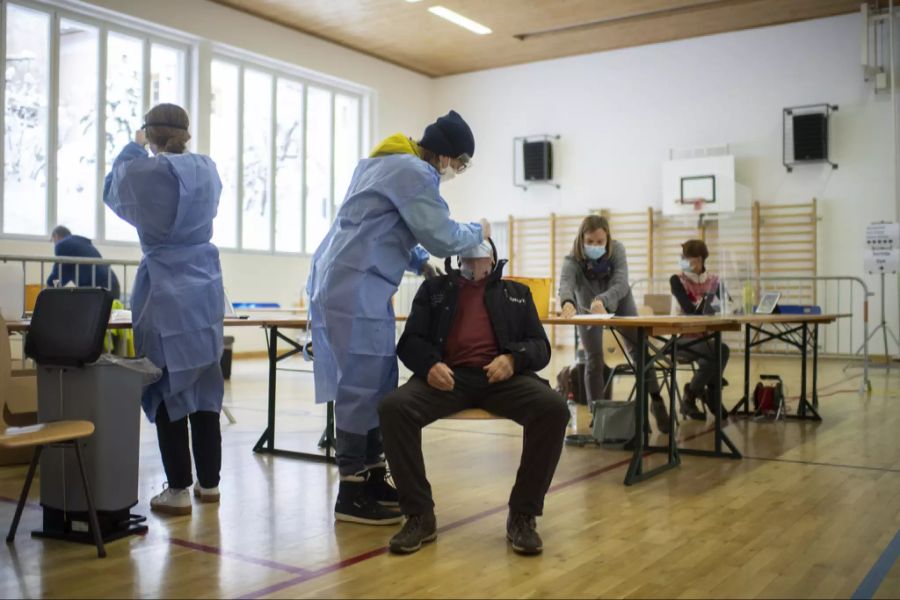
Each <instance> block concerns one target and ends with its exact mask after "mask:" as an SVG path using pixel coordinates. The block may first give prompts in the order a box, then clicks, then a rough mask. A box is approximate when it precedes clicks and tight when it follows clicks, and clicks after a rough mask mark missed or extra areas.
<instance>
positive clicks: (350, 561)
mask: <svg viewBox="0 0 900 600" xmlns="http://www.w3.org/2000/svg"><path fill="white" fill-rule="evenodd" d="M713 430H714V429H707V430H704V431H701V432H698V433H696V434H694V435H692V436H689V437H687V438H685V439H684V440H680V441H688V440H692V439H694V438H697V437H700V436H701V435H705V434H707V433H711V432H712V431H713ZM647 454H650V453H646V454H645V456H647ZM630 462H631V457H629V458H627V459H624V460H620V461H618V462H615V463H612V464H610V465H607V466H605V467H601V468H599V469H595V470H593V471H590V472H588V473H585V474H583V475H579V476H578V477H575V478H574V479H570V480H568V481H564V482H562V483H560V484H557V485H555V486H553V487H551V488H550V489H549V490H548V491H547V493H548V494H549V493H553V492H556V491H559V490H561V489H564V488H567V487H569V486H572V485H575V484H576V483H581V482H582V481H586V480H588V479H591V478H593V477H597V476H598V475H602V474H603V473H608V472H609V471H613V470H615V469H618V468H619V467H623V466H625V465H627V464H628V463H630ZM505 510H509V507H508V506H506V505H504V506H498V507H495V508H491V509H488V510H484V511H482V512H480V513H476V514H474V515H471V516H468V517H464V518H462V519H459V520H457V521H454V522H452V523H450V524H448V525H444V526H443V527H438V532H447V531H450V530H452V529H456V528H458V527H462V526H463V525H468V524H470V523H474V522H475V521H479V520H481V519H484V518H486V517H490V516H493V515H495V514H498V513H502V512H503V511H505ZM387 551H388V549H387V548H386V547H381V548H376V549H374V550H369V551H368V552H364V553H363V554H358V555H357V556H353V557H350V558H347V559H344V560H342V561H341V562H339V563H336V564H333V565H329V566H327V567H324V568H322V569H319V570H317V571H313V572H311V573H307V574H305V575H299V576H297V577H294V578H292V579H287V580H285V581H282V582H280V583H275V584H272V585H269V586H267V587H265V588H262V589H260V590H256V591H254V592H250V593H249V594H246V595H244V596H241V598H244V599H246V600H256V599H257V598H262V597H264V596H268V595H271V594H275V593H277V592H280V591H283V590H286V589H287V588H290V587H294V586H296V585H300V584H302V583H306V582H307V581H310V580H312V579H316V578H318V577H321V576H322V575H328V574H329V573H334V572H336V571H340V570H341V569H345V568H347V567H350V566H352V565H355V564H358V563H361V562H364V561H367V560H369V559H372V558H376V557H378V556H382V555H384V554H387Z"/></svg>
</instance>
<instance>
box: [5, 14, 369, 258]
mask: <svg viewBox="0 0 900 600" xmlns="http://www.w3.org/2000/svg"><path fill="white" fill-rule="evenodd" d="M10 4H14V5H17V6H21V7H23V8H25V9H29V10H34V11H37V12H42V13H44V14H47V15H48V17H49V34H50V40H49V43H50V48H49V50H50V63H49V69H50V77H49V90H48V98H47V100H48V107H49V108H48V124H47V147H48V149H49V151H48V157H47V182H48V184H47V197H46V211H47V231H46V232H45V233H43V234H20V233H4V232H3V226H4V223H3V217H4V215H3V202H4V193H5V190H4V186H2V185H0V241H7V240H8V241H31V242H33V241H47V240H48V239H49V235H50V231H52V229H53V227H55V226H56V225H58V224H59V223H58V220H57V219H58V214H59V211H58V206H59V204H58V189H57V188H58V181H57V176H58V172H57V166H58V138H59V122H58V119H59V90H60V87H59V86H60V77H59V64H60V22H61V21H62V20H63V19H66V20H70V21H75V22H78V23H83V24H84V25H86V26H90V27H94V28H96V29H97V35H98V40H97V46H98V48H97V53H98V55H97V69H98V79H97V81H98V83H97V85H98V90H97V114H98V115H99V116H98V119H97V121H98V122H97V134H96V135H97V141H96V143H97V147H96V156H97V160H96V185H97V198H96V206H95V215H94V218H95V229H96V233H95V235H94V240H95V241H96V242H97V243H100V244H103V245H105V246H119V247H126V248H134V247H136V246H138V243H137V242H134V241H122V240H110V239H107V238H106V223H105V213H106V209H105V205H104V203H103V197H102V190H103V183H104V180H105V177H106V149H107V144H106V97H107V93H106V88H107V72H108V64H107V59H108V43H107V41H108V36H109V34H110V33H116V34H120V35H125V36H129V37H133V38H137V39H139V40H141V42H142V61H143V73H142V84H143V93H142V102H143V110H144V111H146V110H148V109H149V103H150V97H151V94H152V86H151V69H150V66H151V51H152V46H153V45H154V44H159V45H162V46H166V47H169V48H173V49H175V50H178V51H180V52H182V53H183V57H184V73H183V74H182V86H183V92H184V98H185V101H184V107H185V109H186V110H187V111H188V112H189V114H191V115H192V121H193V127H192V129H193V130H194V136H193V137H192V139H191V142H190V149H191V150H192V151H199V152H204V151H206V153H207V154H209V152H208V150H209V119H210V113H211V111H210V108H211V105H210V103H209V100H210V98H211V92H212V89H211V88H212V85H211V73H210V66H211V64H212V61H214V60H219V61H222V62H226V63H229V64H232V65H236V66H237V67H238V123H237V124H236V125H235V126H236V127H237V136H238V169H237V181H236V183H235V184H236V186H237V196H238V197H237V206H236V210H237V215H236V217H237V222H236V227H237V231H236V241H237V243H236V246H235V247H220V252H223V253H236V254H249V255H274V256H290V257H308V256H310V255H311V254H312V252H313V250H314V249H313V248H309V251H307V239H306V237H307V231H306V208H307V188H306V182H307V165H306V162H307V161H306V156H307V140H306V131H307V102H308V90H309V87H310V86H313V87H316V88H319V89H323V90H325V91H327V92H328V93H329V94H330V95H331V98H330V100H331V123H330V132H331V157H330V173H329V186H330V188H329V191H330V195H331V203H330V206H329V214H328V218H329V219H330V220H333V219H334V216H335V214H336V213H337V209H338V207H339V205H340V203H341V202H342V201H343V196H341V197H337V195H336V194H338V193H341V194H343V193H344V192H345V190H337V189H335V133H336V121H337V118H336V110H335V109H336V106H335V101H336V97H337V95H338V94H340V95H343V96H348V97H353V98H355V99H356V100H357V101H358V131H357V144H358V150H359V155H360V158H363V157H364V156H365V155H366V154H367V152H366V148H368V147H369V146H370V140H371V138H372V132H373V122H374V119H373V107H374V106H375V102H376V97H375V94H374V92H373V90H372V89H371V88H369V87H367V86H364V85H361V84H358V83H354V82H352V81H348V80H344V79H341V78H338V77H333V76H330V75H327V74H323V73H319V72H316V71H313V70H310V69H306V68H303V67H301V66H298V65H296V64H293V63H289V62H285V61H281V60H278V59H274V58H271V57H268V56H265V55H261V54H257V53H254V52H251V51H248V50H244V49H241V48H237V47H233V46H229V45H225V44H221V43H218V42H213V41H210V40H205V39H202V38H200V37H198V36H194V35H191V34H187V33H184V32H181V31H178V30H175V29H171V28H168V27H165V26H162V25H158V24H156V23H153V22H150V21H144V20H142V19H138V18H135V17H131V16H128V15H122V14H118V13H115V12H114V11H111V10H107V9H103V8H99V7H97V8H94V7H84V8H82V7H81V6H76V5H73V4H70V3H69V2H66V0H45V1H41V0H9V1H4V2H2V3H0V22H2V23H3V24H4V27H3V28H2V29H0V56H2V57H3V58H4V61H5V58H6V27H7V26H8V23H9V21H8V18H7V8H8V7H9V5H10ZM245 68H251V69H254V70H257V71H260V72H264V73H266V74H268V75H270V76H271V77H272V119H271V127H272V142H271V149H270V157H269V167H270V173H271V176H270V189H269V192H270V197H271V199H272V210H271V214H270V218H269V227H270V245H269V249H268V250H251V249H244V248H243V239H242V237H243V214H242V207H243V198H244V189H243V147H244V140H243V121H244V70H245ZM279 78H282V79H286V80H290V81H292V82H293V83H296V84H299V85H301V86H302V87H303V115H302V120H301V123H302V126H303V139H302V143H301V146H302V153H303V155H302V157H301V158H302V165H303V171H302V173H301V174H300V181H301V186H302V188H301V189H302V190H303V192H302V197H301V198H300V211H299V212H300V223H299V232H300V236H301V240H300V250H299V251H280V250H277V249H276V248H277V244H276V237H275V236H276V231H275V223H276V219H277V218H278V210H277V209H278V202H277V199H276V195H277V187H276V185H277V183H276V179H277V177H276V176H277V168H276V167H277V165H276V162H277V161H276V147H277V106H278V93H277V88H278V79H279ZM204 102H205V103H206V106H204V105H203V103H204ZM5 103H6V85H5V82H0V107H3V108H4V110H0V164H2V163H3V161H4V158H5V157H4V152H5V140H3V135H4V132H5V117H6V111H5V106H6V104H5Z"/></svg>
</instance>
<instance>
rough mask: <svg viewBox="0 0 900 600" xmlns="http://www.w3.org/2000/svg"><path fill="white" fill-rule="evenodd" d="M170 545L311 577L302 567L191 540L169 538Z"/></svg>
mask: <svg viewBox="0 0 900 600" xmlns="http://www.w3.org/2000/svg"><path fill="white" fill-rule="evenodd" d="M169 543H170V544H172V545H174V546H181V547H182V548H188V549H190V550H196V551H198V552H206V553H207V554H215V555H216V556H221V557H224V558H233V559H235V560H239V561H241V562H245V563H249V564H253V565H259V566H261V567H267V568H269V569H274V570H276V571H285V572H287V573H291V574H293V575H309V573H310V572H309V571H308V570H307V569H303V568H301V567H294V566H292V565H286V564H284V563H280V562H276V561H273V560H267V559H265V558H256V557H253V556H247V555H246V554H239V553H237V552H231V551H229V550H223V549H222V548H219V547H218V546H209V545H207V544H198V543H196V542H191V541H189V540H182V539H179V538H169Z"/></svg>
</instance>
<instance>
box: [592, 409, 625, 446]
mask: <svg viewBox="0 0 900 600" xmlns="http://www.w3.org/2000/svg"><path fill="white" fill-rule="evenodd" d="M634 402H635V401H634V400H631V401H628V402H621V401H618V400H597V401H595V402H594V403H593V405H592V407H591V408H592V411H593V415H594V423H593V425H592V427H591V434H592V435H593V436H594V439H595V440H596V441H597V443H599V444H603V445H606V446H623V445H625V444H626V443H628V441H630V440H631V438H633V437H634V408H635V407H634Z"/></svg>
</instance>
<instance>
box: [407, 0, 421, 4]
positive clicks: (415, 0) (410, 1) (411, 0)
mask: <svg viewBox="0 0 900 600" xmlns="http://www.w3.org/2000/svg"><path fill="white" fill-rule="evenodd" d="M406 1H407V2H409V3H410V4H412V3H413V2H421V1H422V0H406Z"/></svg>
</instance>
